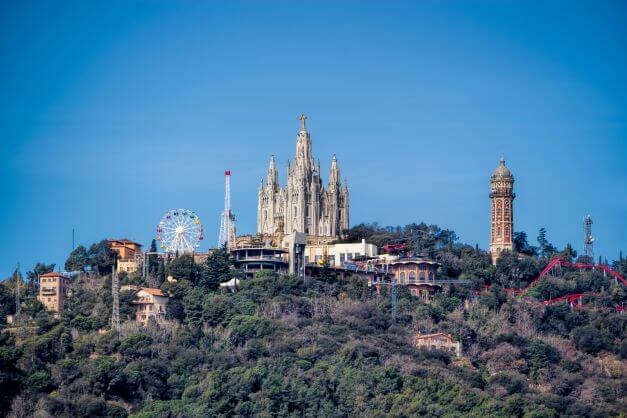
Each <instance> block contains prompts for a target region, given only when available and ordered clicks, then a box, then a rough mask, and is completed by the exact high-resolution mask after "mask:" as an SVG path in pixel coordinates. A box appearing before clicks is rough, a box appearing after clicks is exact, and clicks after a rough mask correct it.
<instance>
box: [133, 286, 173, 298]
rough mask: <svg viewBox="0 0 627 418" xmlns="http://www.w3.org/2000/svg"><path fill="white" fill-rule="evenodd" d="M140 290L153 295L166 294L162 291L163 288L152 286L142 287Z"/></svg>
mask: <svg viewBox="0 0 627 418" xmlns="http://www.w3.org/2000/svg"><path fill="white" fill-rule="evenodd" d="M139 290H140V291H142V290H143V291H144V292H146V293H150V294H151V295H153V296H166V294H165V293H163V292H162V291H161V289H153V288H152V287H142V288H141V289H139Z"/></svg>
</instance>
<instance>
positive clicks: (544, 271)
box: [515, 257, 627, 295]
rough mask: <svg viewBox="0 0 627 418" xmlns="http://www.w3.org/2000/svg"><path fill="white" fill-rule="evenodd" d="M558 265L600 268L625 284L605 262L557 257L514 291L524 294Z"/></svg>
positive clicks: (626, 284) (621, 277)
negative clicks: (589, 261)
mask: <svg viewBox="0 0 627 418" xmlns="http://www.w3.org/2000/svg"><path fill="white" fill-rule="evenodd" d="M558 265H559V266H560V267H572V268H577V269H592V270H601V271H603V272H604V273H606V274H609V275H611V276H613V277H614V278H615V279H616V280H617V281H620V282H621V283H622V284H623V285H625V286H627V280H625V279H624V278H623V276H621V275H620V274H619V273H618V272H617V271H615V270H612V269H611V268H610V266H608V265H607V264H586V263H569V262H568V261H566V260H564V259H563V258H560V257H557V258H554V259H553V260H551V261H550V262H549V264H547V265H546V267H544V268H543V269H542V271H541V272H540V274H538V276H537V277H536V278H535V279H533V280H532V281H531V283H529V284H528V285H527V287H525V288H524V289H517V292H515V293H516V294H519V295H523V294H525V292H527V290H529V289H531V288H532V287H533V286H535V285H536V284H537V283H538V282H539V281H540V280H542V278H544V276H546V275H547V274H548V273H549V272H550V271H551V270H553V269H554V268H555V267H557V266H558Z"/></svg>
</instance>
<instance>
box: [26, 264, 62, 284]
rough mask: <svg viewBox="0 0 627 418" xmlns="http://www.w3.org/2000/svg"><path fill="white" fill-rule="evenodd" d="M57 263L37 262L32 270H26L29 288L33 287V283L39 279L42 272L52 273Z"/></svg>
mask: <svg viewBox="0 0 627 418" xmlns="http://www.w3.org/2000/svg"><path fill="white" fill-rule="evenodd" d="M54 266H55V264H54V263H53V264H46V263H37V264H35V268H33V270H32V271H28V272H26V277H27V279H28V288H29V289H33V288H34V286H33V284H34V283H36V282H37V279H38V278H39V276H41V275H42V274H46V273H50V272H52V271H54Z"/></svg>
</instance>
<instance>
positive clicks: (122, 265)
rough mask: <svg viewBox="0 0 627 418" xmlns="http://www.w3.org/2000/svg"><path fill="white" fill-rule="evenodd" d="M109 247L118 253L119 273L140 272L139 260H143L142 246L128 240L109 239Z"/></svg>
mask: <svg viewBox="0 0 627 418" xmlns="http://www.w3.org/2000/svg"><path fill="white" fill-rule="evenodd" d="M107 241H108V242H109V246H110V247H111V249H112V250H113V251H115V252H116V253H118V260H117V261H118V264H117V269H116V270H117V272H118V273H119V272H121V271H125V272H127V273H132V272H135V271H137V270H138V268H139V262H138V260H141V259H143V253H142V245H141V244H140V243H138V242H135V241H131V240H130V239H127V238H121V239H109V240H107Z"/></svg>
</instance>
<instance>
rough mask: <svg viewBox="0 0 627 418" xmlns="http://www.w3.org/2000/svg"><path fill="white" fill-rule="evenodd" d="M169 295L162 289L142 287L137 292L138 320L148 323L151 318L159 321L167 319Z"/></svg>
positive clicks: (135, 303)
mask: <svg viewBox="0 0 627 418" xmlns="http://www.w3.org/2000/svg"><path fill="white" fill-rule="evenodd" d="M168 300H169V298H168V296H167V295H166V294H164V293H163V292H162V291H161V290H160V289H152V288H149V287H142V288H141V289H139V291H138V292H137V295H136V296H135V300H134V301H133V304H134V305H137V313H136V320H137V322H139V323H140V324H142V325H147V324H148V320H149V319H150V318H154V319H155V320H156V321H157V322H159V321H161V320H163V319H165V314H166V307H167V305H168Z"/></svg>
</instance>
